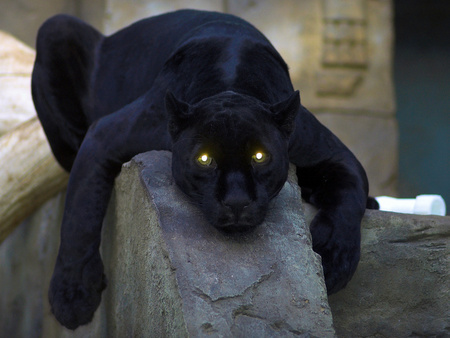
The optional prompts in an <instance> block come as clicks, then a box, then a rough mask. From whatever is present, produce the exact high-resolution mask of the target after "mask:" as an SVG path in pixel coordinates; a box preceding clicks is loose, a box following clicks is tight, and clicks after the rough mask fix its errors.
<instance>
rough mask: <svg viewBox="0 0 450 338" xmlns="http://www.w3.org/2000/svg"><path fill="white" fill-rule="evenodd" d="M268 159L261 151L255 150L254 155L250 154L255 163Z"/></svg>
mask: <svg viewBox="0 0 450 338" xmlns="http://www.w3.org/2000/svg"><path fill="white" fill-rule="evenodd" d="M267 159H268V156H267V155H266V154H264V153H263V152H260V151H259V152H257V153H256V154H255V155H253V156H252V160H253V161H254V162H255V163H264V162H266V161H267Z"/></svg>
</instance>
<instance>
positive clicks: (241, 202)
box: [223, 196, 250, 222]
mask: <svg viewBox="0 0 450 338" xmlns="http://www.w3.org/2000/svg"><path fill="white" fill-rule="evenodd" d="M223 204H224V205H225V206H226V207H227V208H229V209H230V210H231V211H232V213H233V214H234V216H235V221H236V222H237V221H238V220H239V216H240V215H241V214H242V211H244V209H245V208H246V207H248V205H249V204H250V199H249V198H247V197H246V196H239V197H228V198H226V199H225V200H224V201H223Z"/></svg>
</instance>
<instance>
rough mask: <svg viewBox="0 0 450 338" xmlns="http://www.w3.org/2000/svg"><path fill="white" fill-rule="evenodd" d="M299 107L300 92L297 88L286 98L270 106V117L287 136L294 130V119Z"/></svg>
mask: <svg viewBox="0 0 450 338" xmlns="http://www.w3.org/2000/svg"><path fill="white" fill-rule="evenodd" d="M299 108H300V92H299V91H298V90H297V91H295V92H294V93H293V94H292V95H291V96H289V97H288V98H287V99H286V100H284V101H281V102H278V103H275V104H274V105H272V106H271V107H270V111H271V112H272V118H273V119H274V120H275V122H276V123H277V124H278V126H279V128H280V129H281V130H282V131H283V132H284V133H285V134H286V135H287V136H289V135H290V134H291V133H292V131H293V130H294V121H295V117H296V116H297V112H298V110H299Z"/></svg>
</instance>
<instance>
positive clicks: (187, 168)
mask: <svg viewBox="0 0 450 338" xmlns="http://www.w3.org/2000/svg"><path fill="white" fill-rule="evenodd" d="M32 94H33V100H34V104H35V107H36V111H37V113H38V116H39V119H40V121H41V123H42V126H43V128H44V130H45V133H46V135H47V138H48V140H49V143H50V145H51V148H52V151H53V153H54V155H55V157H56V159H57V160H58V162H59V163H60V164H61V165H62V167H63V168H64V169H66V170H67V171H70V180H69V184H68V188H67V197H66V205H65V210H64V216H63V221H62V228H61V243H60V248H59V253H58V257H57V261H56V265H55V269H54V273H53V277H52V280H51V283H50V290H49V300H50V304H51V306H52V312H53V313H54V315H55V316H56V318H57V319H58V321H59V322H60V323H61V324H63V325H64V326H66V327H68V328H70V329H75V328H76V327H78V326H79V325H83V324H86V323H88V322H89V321H90V320H91V319H92V316H93V314H94V312H95V310H96V309H97V307H98V305H99V303H100V300H101V293H102V291H103V289H104V288H105V287H106V278H105V276H104V273H103V263H102V260H101V257H100V253H99V245H100V237H101V227H102V220H103V217H104V215H105V211H106V208H107V205H108V200H109V197H110V195H111V191H112V187H113V184H114V178H115V177H116V175H117V174H118V173H119V171H120V169H121V165H122V164H123V163H124V162H127V161H129V160H130V159H131V158H132V157H133V156H134V155H136V154H138V153H141V152H146V151H150V150H169V151H172V154H173V155H172V173H173V177H174V180H175V182H176V184H177V185H178V186H179V188H180V189H181V190H182V191H183V192H184V193H186V194H187V195H188V196H190V198H192V200H193V201H194V202H195V203H196V204H197V205H198V207H199V208H200V209H201V210H203V212H204V214H205V216H206V218H207V219H208V220H209V222H210V223H211V224H212V226H214V227H216V228H218V229H220V231H226V232H233V233H236V232H240V231H249V230H251V229H252V228H255V227H256V226H258V225H259V224H260V223H262V221H263V220H264V217H265V213H266V210H267V208H268V204H269V202H270V200H271V199H272V198H274V197H275V196H276V195H277V193H278V192H279V191H280V189H281V188H282V186H283V184H284V183H285V181H286V178H287V173H288V166H289V162H291V163H293V164H294V165H295V166H296V170H297V176H298V182H299V185H300V187H301V189H302V194H303V197H304V198H305V199H306V200H307V201H308V202H310V203H312V204H313V205H315V206H316V207H317V208H318V213H317V215H316V216H315V218H314V219H313V221H312V223H311V233H312V238H313V249H314V250H315V251H316V252H317V253H319V254H320V255H321V257H322V262H323V269H324V275H325V280H326V286H327V290H328V293H329V294H332V293H334V292H337V291H338V290H340V289H342V288H343V287H344V286H345V285H346V284H347V282H348V281H349V280H350V278H351V277H352V275H353V273H354V272H355V269H356V266H357V264H358V261H359V256H360V223H361V218H362V216H363V214H364V211H365V208H366V206H373V203H374V202H373V199H371V198H368V182H367V177H366V174H365V171H364V169H363V168H362V166H361V164H360V163H359V162H358V160H357V159H356V158H355V156H354V155H353V154H352V153H351V152H350V151H349V150H348V149H347V148H346V147H345V146H344V145H343V144H342V142H341V141H340V140H339V139H338V138H337V137H336V136H334V135H333V134H332V133H331V132H330V131H329V130H328V129H327V128H325V127H324V126H323V125H322V124H320V123H319V122H318V121H317V120H316V118H315V117H314V116H313V115H312V114H311V113H310V112H309V111H308V110H307V109H306V108H305V107H303V105H301V103H300V95H299V92H298V91H294V88H293V86H292V83H291V80H290V77H289V72H288V67H287V65H286V63H285V62H284V61H283V59H282V58H281V56H280V55H279V53H278V52H277V51H276V50H275V49H274V47H273V46H272V45H271V44H270V42H269V41H268V40H267V39H266V38H265V37H264V35H262V34H261V33H260V32H259V31H258V30H257V29H255V28H254V27H253V26H252V25H251V24H249V23H248V22H246V21H244V20H242V19H240V18H238V17H235V16H232V15H227V14H221V13H213V12H204V11H193V10H182V11H177V12H173V13H168V14H164V15H160V16H156V17H152V18H149V19H145V20H142V21H139V22H137V23H135V24H133V25H131V26H129V27H126V28H124V29H123V30H120V31H119V32H117V33H115V34H113V35H111V36H108V37H105V36H103V35H102V34H100V33H99V32H98V31H96V30H95V29H94V28H92V27H91V26H89V25H87V24H86V23H84V22H82V21H80V20H78V19H76V18H73V17H70V16H66V15H58V16H55V17H52V18H50V19H49V20H47V21H46V22H45V23H44V24H43V25H42V27H41V28H40V29H39V32H38V37H37V43H36V61H35V65H34V70H33V76H32Z"/></svg>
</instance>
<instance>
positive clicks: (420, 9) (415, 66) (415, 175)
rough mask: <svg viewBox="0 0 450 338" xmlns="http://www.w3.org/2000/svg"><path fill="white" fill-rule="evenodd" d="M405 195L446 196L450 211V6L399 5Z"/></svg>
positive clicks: (413, 0) (414, 1)
mask: <svg viewBox="0 0 450 338" xmlns="http://www.w3.org/2000/svg"><path fill="white" fill-rule="evenodd" d="M395 29H396V36H397V38H396V43H395V63H394V75H395V87H396V92H397V118H398V121H399V133H400V139H399V140H400V144H399V145H400V147H399V150H400V163H399V165H400V176H399V193H400V195H401V196H415V195H417V194H423V193H433V194H440V195H442V196H443V197H444V200H445V201H446V202H447V215H449V214H450V213H449V212H450V211H449V209H450V33H449V32H450V2H449V1H441V0H409V1H402V0H397V1H395Z"/></svg>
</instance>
